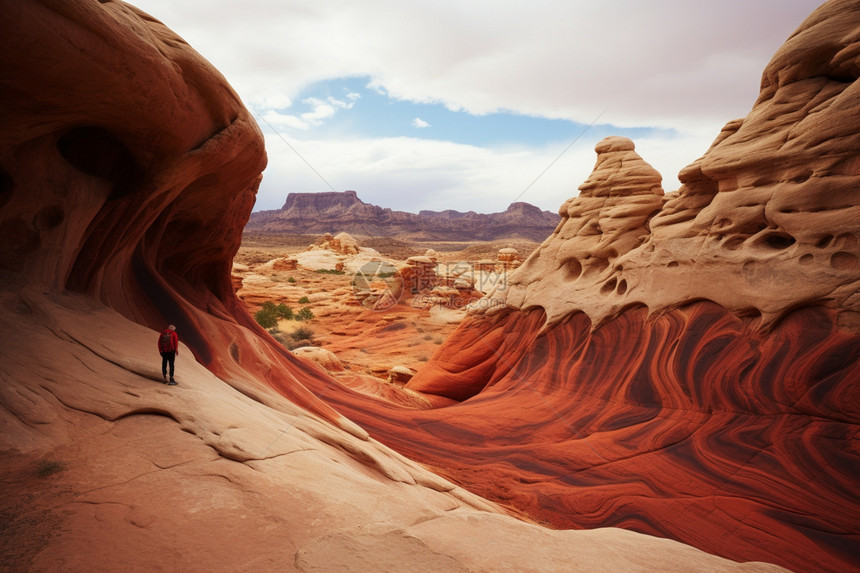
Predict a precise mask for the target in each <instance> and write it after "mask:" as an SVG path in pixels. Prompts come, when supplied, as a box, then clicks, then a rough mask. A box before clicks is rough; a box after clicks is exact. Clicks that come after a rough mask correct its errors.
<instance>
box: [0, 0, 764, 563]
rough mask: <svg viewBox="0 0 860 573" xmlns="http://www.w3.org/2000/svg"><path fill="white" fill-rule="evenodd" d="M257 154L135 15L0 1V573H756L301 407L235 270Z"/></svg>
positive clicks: (305, 383)
mask: <svg viewBox="0 0 860 573" xmlns="http://www.w3.org/2000/svg"><path fill="white" fill-rule="evenodd" d="M264 165H265V154H264V151H263V138H262V136H261V134H260V131H259V129H258V128H257V126H256V124H255V123H254V121H253V120H252V119H251V117H250V115H249V113H248V111H247V110H245V108H244V107H243V106H242V104H241V103H240V101H239V98H238V97H237V96H236V94H235V93H234V92H233V90H232V89H230V87H229V86H228V85H227V83H226V81H225V80H224V78H223V77H221V75H220V74H218V72H217V71H216V70H214V69H213V68H212V66H211V65H209V64H208V63H207V62H206V61H205V60H204V59H203V58H202V57H200V56H199V55H198V54H197V53H196V52H194V51H193V50H192V49H191V48H190V47H189V46H188V45H187V44H186V43H185V42H184V41H183V40H182V39H180V38H179V37H177V36H176V35H175V34H174V33H173V32H171V31H170V30H168V29H167V28H166V27H165V26H164V25H163V24H161V23H160V22H158V21H156V20H154V19H153V18H152V17H150V16H148V15H147V14H144V13H143V12H140V11H139V10H137V9H135V8H134V7H132V6H130V5H127V4H124V3H122V2H118V1H114V2H84V1H68V2H56V1H49V0H45V1H37V0H27V1H20V2H5V3H4V5H3V18H2V19H0V307H2V309H3V312H2V313H0V406H2V407H0V459H2V463H0V480H2V482H3V483H4V484H5V487H4V489H3V492H2V495H0V515H2V516H3V522H4V528H3V530H4V531H3V536H0V569H9V570H22V569H27V568H29V569H33V570H57V569H62V570H64V571H91V570H93V569H97V570H144V569H145V570H192V569H193V570H211V571H235V570H242V569H247V568H248V567H249V566H250V565H249V564H251V563H253V567H254V568H255V569H259V570H273V571H275V570H276V571H282V570H285V569H291V568H292V569H295V570H303V571H308V570H331V569H337V568H342V569H366V568H368V567H369V568H372V569H374V570H380V571H398V570H403V569H404V568H405V569H414V570H418V569H423V570H429V569H439V570H488V569H489V568H491V567H493V566H494V565H495V564H497V563H498V560H499V559H503V560H504V562H505V563H507V564H509V565H511V566H512V567H514V568H518V569H526V568H530V567H537V568H540V569H543V570H553V569H567V568H568V567H567V566H566V564H567V563H570V562H572V561H574V560H576V561H577V562H579V563H586V564H589V565H591V566H594V567H603V566H610V567H616V568H623V569H632V570H644V569H645V568H653V569H658V568H663V569H665V568H674V567H679V566H685V567H697V566H704V567H709V568H714V570H725V571H733V570H738V569H743V570H750V569H756V570H762V571H767V570H771V571H772V570H776V568H774V567H769V566H767V565H764V564H754V565H753V566H752V567H750V566H742V565H739V564H736V563H732V562H730V561H727V560H725V559H721V558H719V557H715V556H711V555H707V554H705V553H703V552H701V551H699V550H696V549H694V548H692V547H689V546H684V545H682V544H680V543H677V542H673V541H669V540H659V539H655V538H651V537H648V536H642V535H638V534H635V533H632V532H623V531H617V532H615V531H603V532H590V533H586V534H584V535H583V534H580V533H577V532H556V531H551V530H548V529H546V528H542V527H539V526H536V525H532V524H528V523H526V522H524V521H520V520H517V519H515V518H513V517H511V516H510V515H507V514H506V512H505V511H504V510H503V509H502V508H500V507H499V506H497V505H495V504H492V503H489V502H487V501H485V500H483V499H481V498H479V497H478V496H476V495H474V494H470V493H468V492H467V491H465V490H463V489H462V488H460V487H458V486H456V485H454V484H453V483H451V482H449V481H447V480H445V479H443V478H441V477H439V476H437V475H434V474H432V473H431V472H429V471H428V470H426V469H425V468H422V467H420V466H419V465H418V464H416V463H414V462H411V461H409V460H407V459H405V458H404V457H403V456H401V455H399V454H397V453H395V452H394V451H392V450H391V449H389V448H387V447H385V446H383V445H381V444H380V443H379V442H377V441H375V440H373V439H371V438H370V437H369V435H368V433H367V432H366V431H365V430H363V429H362V428H360V427H358V426H357V425H355V424H354V423H353V422H351V421H350V420H348V419H346V418H345V417H343V415H342V414H340V413H338V412H336V411H335V410H333V409H332V408H331V407H330V406H328V405H327V404H325V403H324V402H323V401H321V400H320V399H319V398H318V397H317V395H315V394H314V393H312V392H311V391H309V389H308V388H311V387H313V388H315V389H316V390H317V391H320V390H321V389H324V388H329V387H333V386H334V385H335V384H336V383H335V382H334V381H333V380H332V379H331V378H329V377H328V375H327V374H326V372H325V370H324V369H322V368H320V367H319V366H317V365H315V364H314V363H311V362H306V361H304V360H302V359H300V358H297V357H294V356H292V355H291V353H289V352H287V351H286V349H284V348H283V347H282V346H280V345H279V344H277V343H276V342H275V341H274V340H273V339H271V338H270V337H268V336H267V334H266V333H265V332H264V331H263V330H262V329H260V328H259V327H258V326H257V325H256V324H255V323H254V321H253V320H252V319H251V318H250V317H249V316H248V314H247V312H246V311H245V309H244V308H243V307H242V305H241V304H240V303H239V301H238V300H237V299H236V298H235V296H234V294H233V290H232V286H231V277H230V269H231V260H232V257H233V255H234V253H235V252H236V249H237V248H238V245H239V241H240V238H241V232H242V228H243V226H244V224H245V222H246V220H247V218H248V216H249V213H250V211H251V208H252V205H253V202H254V195H255V191H256V188H257V185H258V183H259V181H260V173H261V171H262V169H263V167H264ZM167 323H173V324H175V325H176V326H177V331H178V332H179V335H180V340H181V342H182V345H181V352H180V356H179V357H178V358H177V369H178V372H177V378H178V379H179V381H180V384H179V386H176V387H166V386H163V385H162V384H161V383H160V380H161V373H160V371H159V369H158V364H159V362H160V359H159V357H158V355H157V352H156V351H155V344H154V343H155V339H156V333H157V331H159V330H161V329H162V328H163V327H164V326H165V325H166V324H167ZM344 391H345V390H344ZM345 392H347V393H349V392H348V391H345ZM368 500H372V502H373V503H368ZM200 532H205V535H201V534H200ZM476 532H480V534H481V537H482V538H483V539H484V540H486V542H487V543H486V545H485V546H482V547H475V545H474V543H472V541H471V540H472V539H474V538H475V535H476ZM237 539H240V540H241V541H242V543H241V550H237V549H236V540H237ZM535 547H540V548H541V552H540V555H535V554H534V551H533V550H534V548H535ZM500 548H501V549H500ZM559 564H561V565H559Z"/></svg>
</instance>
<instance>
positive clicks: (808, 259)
mask: <svg viewBox="0 0 860 573" xmlns="http://www.w3.org/2000/svg"><path fill="white" fill-rule="evenodd" d="M814 260H815V257H813V256H812V255H810V254H809V253H807V254H805V255H803V256H802V257H800V264H801V265H811V264H812V262H813V261H814Z"/></svg>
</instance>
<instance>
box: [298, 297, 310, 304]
mask: <svg viewBox="0 0 860 573" xmlns="http://www.w3.org/2000/svg"><path fill="white" fill-rule="evenodd" d="M310 302H311V301H310V299H309V298H308V297H306V296H303V297H302V298H300V299H299V304H309V303H310Z"/></svg>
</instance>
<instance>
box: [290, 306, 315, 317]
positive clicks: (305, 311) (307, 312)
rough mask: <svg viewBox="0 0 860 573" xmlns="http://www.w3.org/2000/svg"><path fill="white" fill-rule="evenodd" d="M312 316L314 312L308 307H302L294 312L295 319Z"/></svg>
mask: <svg viewBox="0 0 860 573" xmlns="http://www.w3.org/2000/svg"><path fill="white" fill-rule="evenodd" d="M313 317H314V313H313V312H311V309H309V308H308V307H306V306H305V307H302V309H301V310H300V311H299V312H297V313H296V314H295V318H296V320H310V319H312V318H313Z"/></svg>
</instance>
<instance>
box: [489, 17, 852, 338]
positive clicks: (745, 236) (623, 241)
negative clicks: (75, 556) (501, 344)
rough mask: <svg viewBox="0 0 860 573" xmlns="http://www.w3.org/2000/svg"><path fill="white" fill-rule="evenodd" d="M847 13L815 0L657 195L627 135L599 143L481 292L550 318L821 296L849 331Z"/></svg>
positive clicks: (738, 307)
mask: <svg viewBox="0 0 860 573" xmlns="http://www.w3.org/2000/svg"><path fill="white" fill-rule="evenodd" d="M858 26H860V12H858V11H857V10H856V5H855V4H854V3H852V2H846V1H836V2H829V3H827V4H825V5H824V6H822V7H821V9H819V10H818V11H816V13H815V14H814V15H813V16H811V17H810V18H809V19H808V20H807V21H806V23H805V24H804V25H803V26H801V27H800V28H799V29H798V30H797V31H796V32H795V33H794V34H793V35H792V37H791V38H789V40H788V41H787V42H786V43H785V45H784V46H783V47H782V48H780V50H779V51H778V52H777V53H776V54H775V55H774V57H773V59H772V60H771V62H770V64H769V65H768V66H767V68H766V69H765V71H764V74H763V77H762V88H761V95H760V96H759V98H758V100H757V102H756V104H755V106H754V107H753V109H752V111H751V112H750V113H749V115H748V116H747V117H746V118H744V119H743V120H735V121H731V122H729V123H728V124H727V125H726V126H725V128H723V130H722V132H721V133H720V134H719V136H718V137H717V138H716V140H715V141H714V143H713V145H712V146H711V148H710V149H709V150H708V151H707V153H706V154H705V155H704V157H702V158H700V159H699V160H697V161H695V162H694V163H693V164H691V165H690V166H688V167H686V168H685V169H684V170H682V171H681V173H680V180H681V182H682V186H681V188H680V189H679V190H678V192H677V193H672V194H669V195H667V196H666V197H665V199H663V198H661V197H660V195H662V189H660V180H661V179H660V175H659V174H658V173H657V172H656V171H655V170H654V169H653V168H651V166H650V165H648V164H647V163H646V162H645V161H644V160H643V159H642V158H641V157H639V155H638V154H636V152H635V151H634V147H633V143H632V142H631V141H630V140H629V139H626V138H623V137H608V138H606V139H604V140H603V141H601V142H600V143H598V145H597V146H596V147H595V150H596V151H597V154H598V156H597V163H596V165H595V167H594V171H593V172H592V173H591V175H590V176H589V178H588V179H587V180H586V181H585V182H584V183H583V184H582V185H581V186H580V187H579V189H580V191H581V193H580V194H579V196H577V197H574V198H573V199H570V200H569V201H567V202H566V203H565V204H564V205H562V207H561V209H560V211H559V213H560V214H561V215H562V217H564V218H565V219H563V221H562V224H561V225H560V226H559V229H558V230H557V232H556V233H554V234H553V235H552V236H551V237H550V238H549V239H547V240H546V241H545V242H544V244H543V245H541V247H540V248H539V249H538V250H537V251H536V252H535V253H534V255H533V256H532V257H531V258H530V259H529V260H528V261H527V262H526V263H525V264H524V265H523V266H522V267H521V268H520V270H518V272H517V274H516V275H514V277H512V280H511V281H509V285H510V286H511V288H510V290H509V292H506V293H492V294H491V295H490V296H493V297H495V298H496V299H499V298H506V301H507V304H508V305H509V306H510V307H513V308H518V309H524V308H532V307H542V308H544V309H545V311H546V315H547V322H548V324H550V325H551V324H555V323H557V322H559V321H560V320H562V319H563V318H564V317H566V316H568V315H570V314H571V313H574V312H584V313H585V314H586V315H587V316H589V317H590V318H591V320H592V323H593V324H594V325H598V324H602V323H604V322H605V321H607V320H610V319H612V317H614V316H616V315H617V313H619V312H620V311H621V310H623V309H625V308H628V307H630V306H631V305H645V306H646V307H647V308H648V309H649V312H651V313H652V314H654V313H659V312H662V311H663V310H664V309H667V308H673V307H677V306H678V305H679V304H683V303H685V302H688V301H694V300H701V299H706V300H712V301H714V302H717V303H719V304H720V305H721V306H723V307H725V308H727V309H729V310H730V311H732V312H735V313H737V314H738V315H739V316H745V317H750V316H754V317H756V320H757V322H758V326H759V327H760V328H764V329H769V328H771V327H772V326H773V325H774V324H776V323H777V322H778V321H779V320H780V319H781V318H782V317H784V316H785V314H786V312H790V311H792V310H794V309H796V308H798V307H800V306H804V305H810V304H820V305H824V306H826V307H828V308H830V309H833V310H834V311H835V313H836V315H837V318H836V320H837V322H838V323H839V324H840V325H841V326H842V327H844V328H847V329H849V330H851V331H853V332H860V296H858V295H857V294H856V293H857V292H858V291H860V215H858V213H860V206H858V204H857V184H858V183H857V182H858V178H860V160H858V155H857V149H858V148H860V88H858V84H857V81H856V79H857V77H858V75H860V63H858V62H860V61H858V56H857V54H858V53H860V47H858V46H860V38H858V37H857V34H856V30H857V28H858ZM813 54H814V57H813V56H812V55H813ZM476 309H477V311H478V312H481V311H482V310H483V307H481V306H480V305H478V306H477V307H476Z"/></svg>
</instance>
